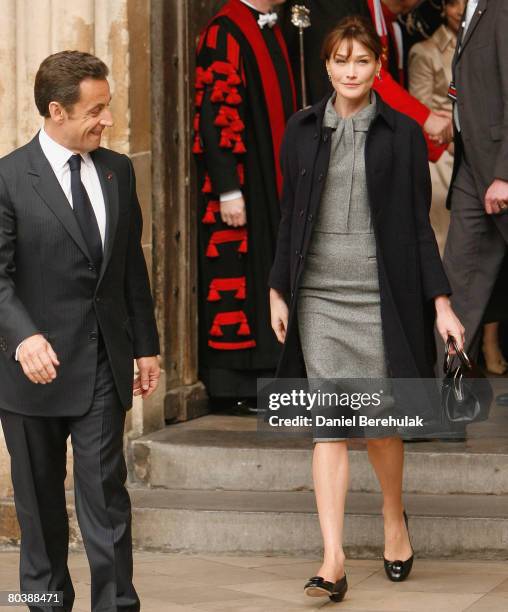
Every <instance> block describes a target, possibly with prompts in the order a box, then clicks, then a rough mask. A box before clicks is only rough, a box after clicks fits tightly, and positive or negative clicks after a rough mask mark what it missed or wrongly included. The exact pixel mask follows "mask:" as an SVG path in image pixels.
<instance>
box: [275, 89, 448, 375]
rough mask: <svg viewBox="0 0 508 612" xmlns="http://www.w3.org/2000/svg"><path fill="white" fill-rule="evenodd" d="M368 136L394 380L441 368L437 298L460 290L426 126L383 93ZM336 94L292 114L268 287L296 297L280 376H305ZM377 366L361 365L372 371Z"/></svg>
mask: <svg viewBox="0 0 508 612" xmlns="http://www.w3.org/2000/svg"><path fill="white" fill-rule="evenodd" d="M376 99H377V105H376V109H377V110H376V115H375V117H374V119H373V121H372V123H371V126H370V128H369V131H368V134H367V139H366V144H365V165H366V174H367V188H368V194H369V204H370V207H371V211H372V219H373V226H374V232H375V235H376V242H377V260H378V274H379V288H380V297H381V320H382V328H383V336H384V345H385V352H386V360H387V364H388V373H389V376H390V377H392V378H420V377H428V378H432V377H433V376H434V373H433V366H434V362H435V358H436V352H435V343H434V334H433V326H434V320H435V308H434V301H433V298H434V297H436V296H438V295H442V294H446V295H449V294H450V293H451V290H450V286H449V283H448V279H447V278H446V275H445V272H444V270H443V266H442V264H441V259H440V257H439V251H438V247H437V244H436V239H435V236H434V232H433V230H432V228H431V225H430V221H429V209H430V203H431V197H432V188H431V182H430V173H429V166H428V162H427V148H426V144H425V139H424V136H423V134H422V131H421V128H420V126H419V125H418V124H417V123H416V122H415V121H413V120H412V119H410V118H409V117H407V116H406V115H403V114H402V113H399V112H397V111H395V110H394V109H393V108H391V107H390V106H388V105H387V104H386V103H385V102H383V100H382V99H381V98H380V97H379V96H378V95H377V94H376ZM326 102H327V100H326V99H324V100H322V101H321V102H319V103H318V104H316V105H315V106H312V107H311V108H309V109H306V110H303V111H300V112H298V113H296V114H295V115H293V117H292V118H291V119H290V121H289V123H288V126H287V128H286V133H285V137H284V142H283V144H282V148H281V164H282V169H283V174H284V189H283V195H282V202H281V213H282V218H281V223H280V227H279V234H278V241H277V251H276V256H275V261H274V264H273V267H272V270H271V273H270V278H269V286H270V287H273V288H274V289H277V290H279V291H280V292H282V293H283V294H284V295H285V296H286V298H287V301H288V304H289V322H288V328H287V333H286V341H285V343H284V347H283V351H282V354H281V358H280V361H279V366H278V376H280V377H288V378H298V377H305V366H304V362H303V357H302V350H301V346H300V339H299V334H298V322H297V309H296V304H297V300H298V290H299V287H300V279H301V274H302V271H303V268H304V266H305V258H306V255H307V250H308V247H309V243H310V239H311V234H312V228H313V224H314V221H315V219H316V216H317V212H318V209H319V205H320V201H321V196H322V193H323V187H324V184H325V181H326V175H327V170H328V165H329V160H330V142H331V131H332V130H331V128H326V127H323V126H322V123H323V115H324V110H325V106H326ZM368 375H369V373H368V372H365V373H359V376H361V377H368Z"/></svg>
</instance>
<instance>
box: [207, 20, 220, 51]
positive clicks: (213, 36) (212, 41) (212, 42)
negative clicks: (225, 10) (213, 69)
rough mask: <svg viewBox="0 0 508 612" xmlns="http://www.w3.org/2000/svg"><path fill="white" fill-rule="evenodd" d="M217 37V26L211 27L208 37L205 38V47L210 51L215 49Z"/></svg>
mask: <svg viewBox="0 0 508 612" xmlns="http://www.w3.org/2000/svg"><path fill="white" fill-rule="evenodd" d="M218 36H219V26H218V25H213V26H211V27H210V29H209V30H208V36H207V38H206V46H207V47H209V48H210V49H216V48H217V37H218Z"/></svg>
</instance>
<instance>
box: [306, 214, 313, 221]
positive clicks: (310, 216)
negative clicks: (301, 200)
mask: <svg viewBox="0 0 508 612" xmlns="http://www.w3.org/2000/svg"><path fill="white" fill-rule="evenodd" d="M307 220H308V221H312V213H311V214H310V215H309V216H308V217H307Z"/></svg>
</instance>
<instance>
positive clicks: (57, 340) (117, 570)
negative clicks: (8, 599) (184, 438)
mask: <svg viewBox="0 0 508 612" xmlns="http://www.w3.org/2000/svg"><path fill="white" fill-rule="evenodd" d="M107 74H108V68H107V67H106V65H105V64H104V63H103V62H102V61H101V60H99V59H98V58H96V57H94V56H92V55H89V54H87V53H81V52H77V51H64V52H61V53H57V54H55V55H52V56H50V57H48V58H46V59H45V60H44V61H43V62H42V64H41V66H40V68H39V71H38V73H37V75H36V78H35V88H34V93H35V102H36V105H37V108H38V110H39V112H40V114H41V115H42V116H43V117H44V127H43V128H42V129H41V130H40V132H39V133H38V134H37V135H36V136H35V138H34V139H33V140H32V141H31V142H29V143H28V144H26V145H25V146H23V147H21V148H20V149H17V150H16V151H14V152H13V153H11V154H10V155H7V156H6V157H4V158H3V159H1V160H0V348H1V349H2V351H1V352H0V361H1V366H0V417H1V422H2V426H3V429H4V434H5V439H6V443H7V448H8V450H9V453H10V455H11V471H12V481H13V485H14V497H15V503H16V511H17V516H18V520H19V524H20V528H21V553H20V576H21V589H22V591H43V592H47V591H63V597H64V603H63V608H61V607H58V608H57V607H55V608H50V609H51V610H53V609H55V610H57V609H58V610H62V609H63V610H71V609H72V606H73V600H74V590H73V587H72V582H71V578H70V576H69V571H68V568H67V551H68V538H69V527H68V518H67V511H66V504H65V490H64V480H65V475H66V443H67V438H68V437H69V436H70V437H71V441H72V446H73V452H74V484H75V505H76V513H77V517H78V521H79V526H80V529H81V533H82V536H83V542H84V545H85V549H86V553H87V556H88V560H89V563H90V570H91V590H92V595H91V598H92V603H91V609H92V610H93V611H99V610H100V611H101V612H113V611H115V612H116V611H120V610H122V611H129V612H131V611H138V610H139V609H140V607H139V599H138V597H137V594H136V591H135V589H134V587H133V584H132V543H131V508H130V501H129V496H128V493H127V491H126V489H125V486H124V484H125V479H126V475H127V470H126V465H125V460H124V456H123V451H122V446H123V445H122V441H123V430H124V421H125V411H126V410H128V409H129V408H130V406H131V404H132V395H133V393H134V395H142V396H143V397H144V398H146V397H148V396H149V395H150V394H151V393H153V391H154V390H155V388H156V387H157V383H158V378H159V375H160V370H159V365H158V357H157V355H158V353H159V341H158V334H157V328H156V325H155V319H154V313H153V304H152V298H151V294H150V287H149V280H148V274H147V269H146V265H145V261H144V258H143V252H142V249H141V244H140V240H141V230H142V218H141V210H140V207H139V203H138V199H137V196H136V183H135V177H134V171H133V167H132V164H131V162H130V160H129V158H128V157H127V156H125V155H120V154H118V153H114V152H113V151H110V150H108V149H104V148H100V146H99V145H100V141H101V136H102V133H103V131H104V129H105V128H106V127H109V126H111V125H112V118H111V112H110V110H109V104H110V99H111V96H110V91H109V85H108V81H107V79H106V77H107ZM134 359H136V360H137V365H138V368H139V376H137V378H136V379H135V380H134V382H133V378H134V377H133V360H134ZM29 607H30V610H32V611H38V610H41V609H42V608H40V607H38V606H37V605H31V606H29ZM45 609H48V608H45Z"/></svg>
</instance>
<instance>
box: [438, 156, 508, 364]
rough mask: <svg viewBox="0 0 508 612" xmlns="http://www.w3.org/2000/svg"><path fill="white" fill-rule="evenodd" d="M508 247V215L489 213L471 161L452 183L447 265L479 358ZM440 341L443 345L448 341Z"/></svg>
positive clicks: (469, 344) (468, 345)
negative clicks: (487, 314) (485, 319)
mask: <svg viewBox="0 0 508 612" xmlns="http://www.w3.org/2000/svg"><path fill="white" fill-rule="evenodd" d="M507 245H508V215H507V214H501V215H488V214H487V213H486V212H485V208H484V202H483V199H482V198H481V196H480V195H479V193H478V189H477V187H476V185H475V182H474V178H473V175H472V172H471V168H470V167H469V165H468V163H467V161H466V160H465V159H464V158H463V159H462V161H461V164H460V168H459V171H458V174H457V177H456V179H455V182H454V184H453V191H452V205H451V220H450V230H449V233H448V240H447V242H446V247H445V253H444V260H443V263H444V267H445V270H446V274H447V275H448V279H449V281H450V284H451V288H452V292H453V293H452V297H451V302H452V306H453V309H454V311H455V313H456V314H457V316H458V317H459V319H460V320H461V322H462V324H463V325H464V328H465V330H466V332H465V336H466V341H465V350H466V352H467V353H468V354H469V355H470V356H471V357H473V359H476V358H477V357H478V353H479V349H480V340H481V332H482V320H483V315H484V312H485V308H486V306H487V304H488V302H489V299H490V296H491V294H492V289H493V287H494V284H495V282H496V279H497V275H498V273H499V270H500V267H501V264H502V261H503V258H504V256H505V253H506V250H507ZM439 341H440V346H442V345H443V343H442V341H441V340H439Z"/></svg>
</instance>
